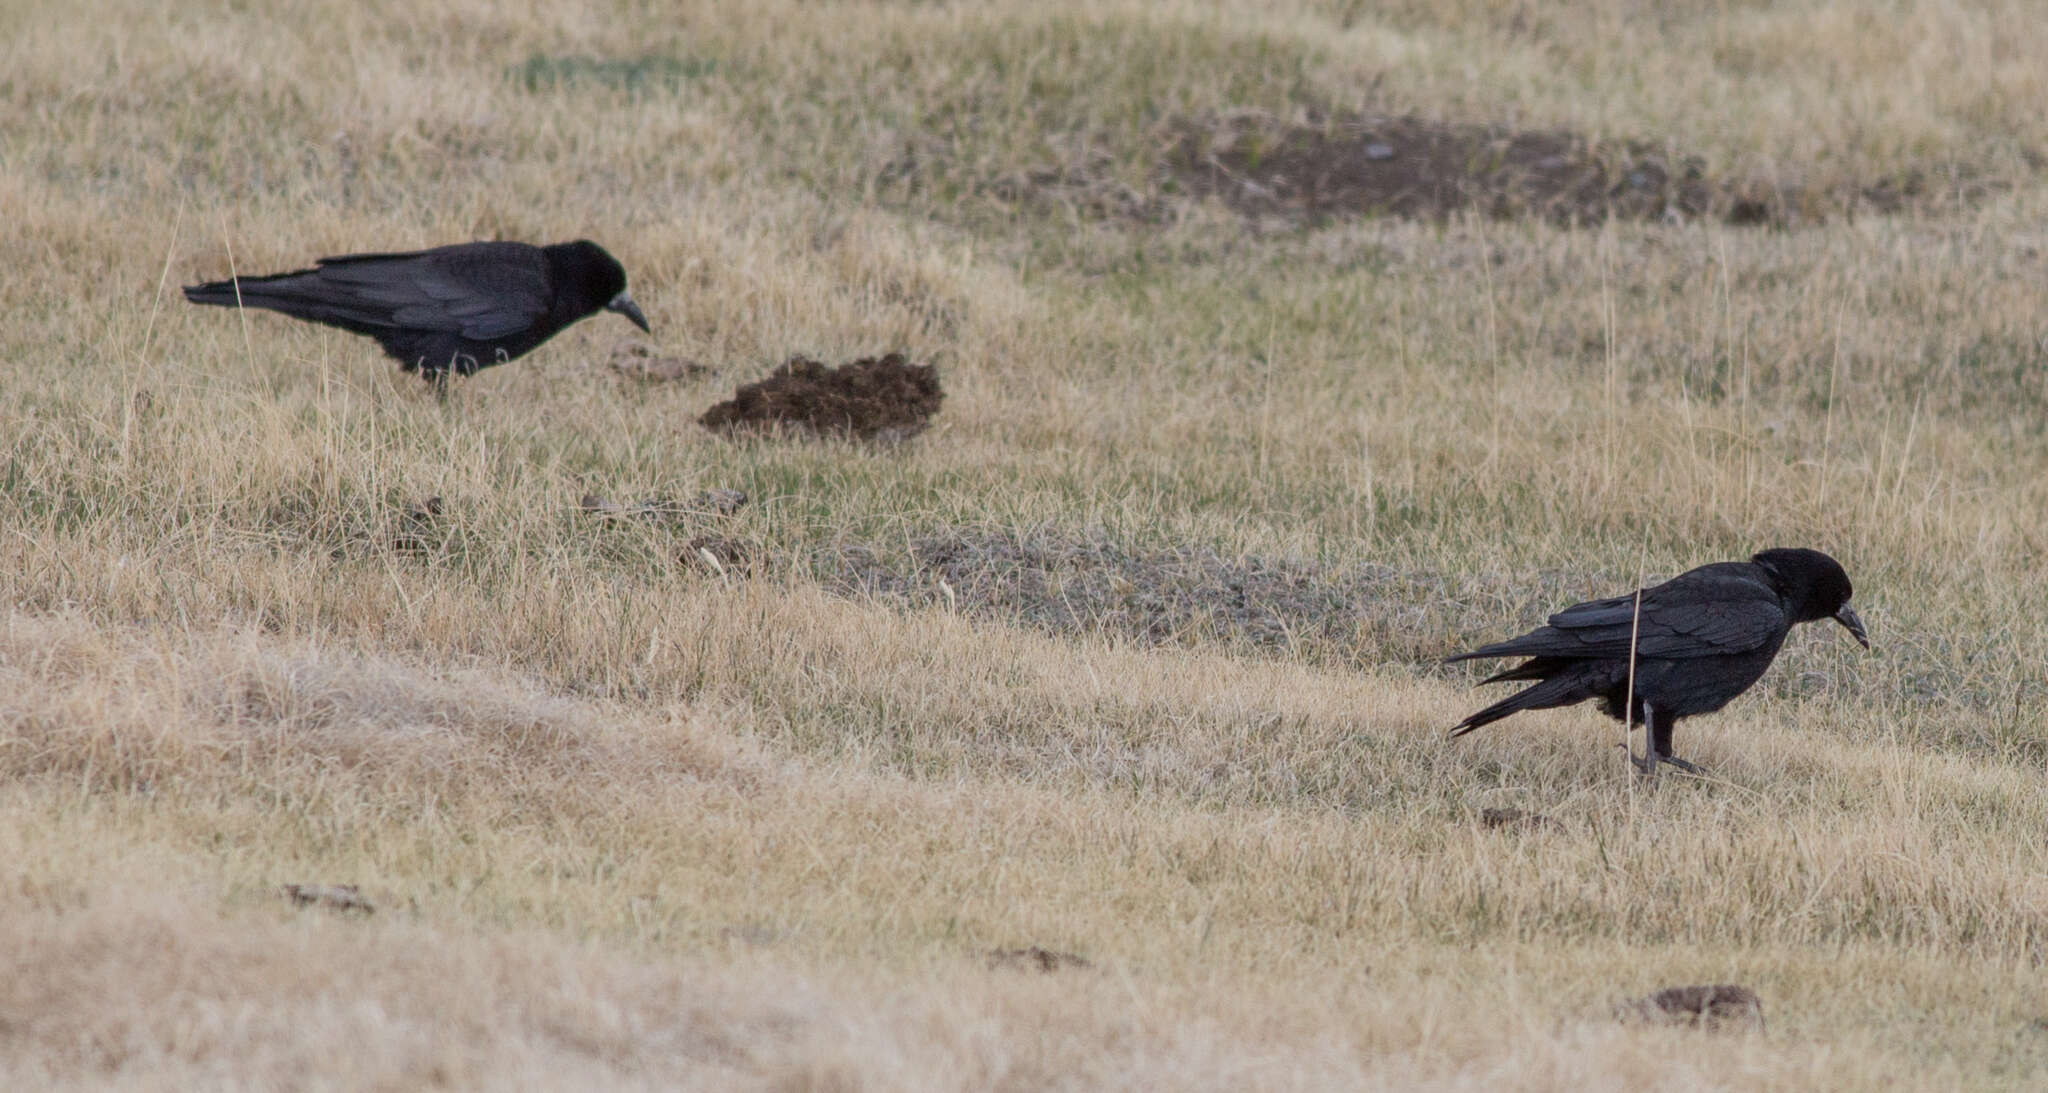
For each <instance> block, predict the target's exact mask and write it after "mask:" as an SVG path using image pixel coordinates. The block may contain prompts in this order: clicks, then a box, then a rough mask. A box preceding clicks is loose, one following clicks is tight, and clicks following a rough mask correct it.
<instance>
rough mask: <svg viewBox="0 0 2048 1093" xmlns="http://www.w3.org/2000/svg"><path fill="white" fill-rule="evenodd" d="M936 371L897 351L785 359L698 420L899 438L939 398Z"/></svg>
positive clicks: (734, 429) (721, 427)
mask: <svg viewBox="0 0 2048 1093" xmlns="http://www.w3.org/2000/svg"><path fill="white" fill-rule="evenodd" d="M945 397H946V395H945V392H944V391H942V390H941V389H940V387H939V372H938V369H937V368H936V367H934V366H932V365H928V364H912V363H910V361H909V360H908V359H906V358H905V357H904V356H903V354H901V353H891V354H889V355H887V356H884V357H863V358H862V359H860V360H857V361H852V362H850V363H847V364H843V365H840V366H839V367H837V368H833V367H830V366H827V365H825V364H821V363H819V362H818V361H814V360H811V359H810V358H808V357H791V358H790V359H789V360H788V361H786V362H784V363H783V364H782V366H781V367H779V368H777V369H776V370H775V371H773V372H771V373H769V374H768V377H767V378H766V379H763V380H760V381H758V382H756V383H749V384H746V385H745V386H743V387H741V388H740V389H739V390H737V391H735V392H734V393H733V397H732V398H731V399H730V400H728V401H726V402H721V403H719V404H718V405H716V406H713V407H712V408H711V409H709V410H707V411H705V412H704V416H703V417H702V418H700V419H699V421H700V422H701V423H702V424H703V426H704V427H705V428H707V429H710V430H711V431H713V432H717V433H725V434H727V435H734V434H742V433H757V432H765V431H769V430H773V429H775V428H777V427H788V428H794V429H799V430H802V431H805V432H810V433H816V434H819V435H824V436H851V437H857V438H859V439H861V440H882V441H898V440H907V439H909V438H910V437H913V436H916V435H917V434H918V433H921V432H923V431H924V429H925V426H926V425H928V424H930V423H931V417H932V415H933V414H935V413H937V412H938V410H939V403H941V402H943V401H944V400H945Z"/></svg>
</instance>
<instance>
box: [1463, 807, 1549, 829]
mask: <svg viewBox="0 0 2048 1093" xmlns="http://www.w3.org/2000/svg"><path fill="white" fill-rule="evenodd" d="M1479 822H1480V823H1482V824H1485V825H1486V826H1487V827H1490V828H1494V829H1496V830H1500V829H1509V830H1515V831H1546V832H1548V831H1563V830H1564V825H1563V824H1561V823H1558V822H1557V821H1556V820H1553V819H1551V818H1550V817H1548V816H1545V815H1543V814H1542V813H1540V812H1524V811H1523V810H1521V809H1519V808H1489V809H1484V810H1482V811H1481V812H1480V813H1479Z"/></svg>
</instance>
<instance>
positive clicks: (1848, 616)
mask: <svg viewBox="0 0 2048 1093" xmlns="http://www.w3.org/2000/svg"><path fill="white" fill-rule="evenodd" d="M1835 621H1836V622H1839V623H1841V624H1842V625H1843V627H1845V628H1847V629H1848V631H1849V636H1850V637H1852V638H1855V639H1856V642H1857V644H1859V645H1861V646H1863V647H1864V648H1865V649H1868V648H1870V635H1869V634H1868V633H1866V632H1865V631H1864V629H1863V620H1862V619H1859V618H1857V617H1856V609H1855V608H1853V607H1850V606H1849V605H1848V604H1846V603H1845V604H1843V605H1842V609H1841V610H1840V611H1837V612H1835Z"/></svg>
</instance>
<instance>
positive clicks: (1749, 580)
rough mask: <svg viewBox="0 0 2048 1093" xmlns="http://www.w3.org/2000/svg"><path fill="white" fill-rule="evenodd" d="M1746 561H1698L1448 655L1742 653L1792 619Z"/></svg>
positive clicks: (1675, 655)
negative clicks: (1652, 582)
mask: <svg viewBox="0 0 2048 1093" xmlns="http://www.w3.org/2000/svg"><path fill="white" fill-rule="evenodd" d="M1754 569H1755V567H1754V566H1752V565H1750V564H1749V563H1746V562H1724V563H1720V564H1717V565H1710V566H1702V567H1700V568H1699V569H1695V570H1693V571H1691V572H1689V573H1684V574H1681V575H1679V576H1678V577H1675V578H1673V579H1671V580H1669V581H1666V582H1665V583H1663V584H1660V585H1658V586H1657V587H1655V588H1649V589H1645V590H1643V592H1642V593H1641V595H1642V603H1641V616H1640V618H1638V616H1637V601H1636V595H1635V594H1633V593H1631V594H1630V595H1626V596H1613V597H1610V598H1608V599H1604V600H1593V601H1591V602H1588V603H1581V604H1575V605H1573V606H1571V607H1567V608H1565V609H1564V610H1563V611H1560V612H1558V613H1557V614H1555V615H1552V616H1550V621H1549V624H1548V625H1546V626H1541V627H1538V628H1537V629H1535V630H1532V631H1530V632H1529V633H1527V634H1523V635H1522V636H1521V637H1518V638H1510V639H1508V640H1507V641H1502V642H1496V643H1494V644H1492V645H1488V646H1484V647H1482V648H1479V649H1475V650H1473V651H1472V652H1469V653H1463V654H1460V655H1458V656H1455V657H1452V658H1451V660H1454V661H1455V660H1473V659H1480V658H1487V657H1559V658H1565V659H1569V660H1582V659H1616V658H1626V657H1627V656H1628V655H1629V643H1630V640H1631V639H1632V638H1633V639H1634V642H1635V649H1636V655H1637V656H1639V657H1667V658H1685V657H1705V656H1725V655H1728V654H1731V653H1742V652H1747V651H1749V650H1751V649H1756V648H1760V647H1762V646H1763V645H1765V644H1767V643H1769V642H1770V641H1771V640H1772V639H1773V637H1775V636H1777V635H1779V634H1782V633H1783V632H1784V630H1785V629H1786V627H1787V626H1789V625H1790V619H1788V618H1787V617H1786V615H1785V608H1784V605H1783V603H1782V602H1781V601H1780V600H1779V598H1778V594H1777V592H1776V591H1774V590H1773V589H1772V588H1771V586H1770V585H1769V584H1768V583H1766V582H1765V581H1764V580H1763V579H1762V578H1761V576H1760V575H1758V574H1756V573H1754V572H1752V571H1753V570H1754Z"/></svg>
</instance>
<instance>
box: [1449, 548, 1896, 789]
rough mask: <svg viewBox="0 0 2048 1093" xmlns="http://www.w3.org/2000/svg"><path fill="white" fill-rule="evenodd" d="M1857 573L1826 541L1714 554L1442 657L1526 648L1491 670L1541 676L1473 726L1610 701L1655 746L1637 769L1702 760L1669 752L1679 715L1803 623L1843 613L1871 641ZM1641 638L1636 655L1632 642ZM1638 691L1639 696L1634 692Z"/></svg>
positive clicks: (1728, 695) (1468, 724)
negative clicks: (1722, 558)
mask: <svg viewBox="0 0 2048 1093" xmlns="http://www.w3.org/2000/svg"><path fill="white" fill-rule="evenodd" d="M1850 591H1851V589H1850V586H1849V575H1848V574H1847V573H1845V572H1843V570H1842V567H1841V565H1840V564H1839V563H1837V562H1836V561H1835V560H1834V559H1833V558H1830V557H1828V556H1827V555H1825V554H1822V553H1821V552H1820V551H1818V550H1805V549H1778V550H1766V551H1764V552H1763V553H1761V554H1757V555H1755V556H1754V557H1752V558H1750V560H1749V561H1746V562H1716V563H1714V564H1713V565H1703V566H1701V567H1699V568H1698V569H1695V570H1691V571H1689V572H1686V573H1681V574H1679V575H1678V576H1676V577H1673V578H1671V579H1670V580H1668V581H1665V582H1664V583H1663V584H1660V585H1658V586H1656V587H1655V588H1646V589H1643V590H1642V591H1640V592H1635V593H1631V594H1629V595H1626V596H1615V597H1613V598H1611V599H1605V600H1594V601H1592V602H1591V603H1581V604H1575V605H1573V606H1571V607H1567V608H1565V609H1564V610H1563V611H1560V612H1558V613H1557V614H1555V615H1552V616H1550V622H1549V624H1548V625H1546V626H1542V627H1539V628H1537V629H1535V630H1531V631H1530V632H1528V633H1526V634H1523V635H1522V636H1521V637H1518V638H1510V639H1508V640H1507V641H1502V642H1496V643H1494V644H1492V645H1488V646H1485V647H1483V648H1479V649H1474V650H1473V651H1471V652H1469V653H1460V654H1459V655H1457V656H1454V657H1451V658H1449V659H1448V660H1446V661H1445V662H1444V663H1446V664H1449V663H1452V662H1454V661H1460V660H1475V659H1482V658H1487V657H1528V658H1529V659H1528V660H1525V661H1523V662H1522V663H1521V664H1518V665H1516V666H1515V667H1513V668H1509V669H1507V670H1506V671H1503V672H1499V673H1496V674H1495V675H1493V676H1491V677H1489V678H1487V679H1485V680H1482V681H1481V682H1484V683H1495V682H1500V681H1506V680H1534V681H1536V685H1535V686H1533V687H1527V688H1524V689H1523V690H1520V691H1517V692H1516V693H1514V694H1512V695H1509V696H1508V697H1506V698H1504V699H1501V700H1500V701H1499V702H1496V703H1494V704H1493V705H1491V706H1488V707H1487V708H1485V709H1483V710H1481V711H1479V712H1478V713H1475V714H1473V715H1472V716H1470V717H1468V718H1466V719H1465V720H1463V721H1460V722H1459V723H1458V725H1457V727H1456V728H1453V729H1452V730H1451V735H1452V736H1463V735H1465V734H1466V733H1468V732H1471V731H1472V730H1474V729H1477V728H1479V727H1480V726H1482V725H1488V724H1491V723H1493V722H1495V721H1498V720H1500V719H1501V718H1503V717H1506V716H1508V715H1509V714H1512V713H1517V712H1519V711H1522V710H1541V709H1548V708H1550V707H1552V706H1569V705H1571V704H1572V703H1575V702H1582V701H1584V700H1586V699H1589V698H1597V699H1600V702H1601V707H1600V708H1601V709H1602V710H1604V711H1606V713H1607V715H1608V716H1609V717H1612V718H1614V719H1615V720H1617V721H1619V720H1623V719H1624V715H1626V716H1627V717H1629V718H1632V719H1633V720H1635V721H1640V722H1641V723H1642V725H1643V731H1644V734H1645V735H1646V736H1648V737H1649V748H1648V754H1647V756H1646V757H1645V758H1641V759H1635V757H1634V756H1633V754H1631V756H1630V758H1631V759H1634V762H1635V764H1636V767H1637V769H1639V770H1642V771H1644V772H1645V773H1655V772H1656V767H1657V764H1658V763H1669V764H1671V765H1672V766H1675V767H1677V768H1679V769H1680V770H1685V771H1691V772H1693V773H1695V774H1697V773H1699V772H1700V768H1699V767H1697V766H1695V765H1693V764H1692V763H1688V762H1686V761H1685V760H1683V759H1680V758H1679V757H1677V756H1676V755H1673V754H1672V753H1671V733H1672V730H1673V729H1675V728H1676V727H1677V725H1678V719H1679V718H1682V717H1691V716H1692V715H1694V714H1701V713H1711V712H1713V711H1715V710H1718V709H1720V708H1721V707H1723V706H1725V705H1727V704H1728V702H1729V700H1730V699H1732V698H1734V697H1735V696H1736V695H1739V694H1741V693H1742V692H1744V691H1746V690H1748V689H1749V687H1750V685H1751V684H1753V683H1755V682H1756V681H1757V680H1758V679H1760V678H1762V677H1763V674H1764V670H1765V669H1766V668H1769V667H1770V666H1771V661H1772V660H1774V659H1776V658H1777V656H1778V648H1779V646H1781V645H1783V644H1784V643H1785V635H1786V634H1787V633H1789V632H1790V631H1791V629H1792V627H1793V625H1794V624H1795V623H1802V622H1812V621H1814V620H1816V619H1834V620H1835V621H1836V622H1839V623H1841V624H1842V625H1843V626H1844V627H1846V628H1848V631H1849V633H1850V635H1851V636H1853V637H1854V638H1855V639H1856V640H1857V641H1858V642H1860V643H1862V645H1863V647H1864V648H1865V649H1868V648H1870V636H1869V635H1868V634H1867V633H1865V631H1864V629H1863V620H1862V619H1859V618H1857V617H1856V612H1855V611H1854V610H1853V609H1851V608H1850V606H1849V595H1850ZM1631 646H1633V648H1634V650H1635V656H1634V658H1633V660H1634V663H1633V665H1631V663H1630V660H1631V658H1630V655H1629V650H1630V648H1631ZM1631 689H1633V695H1634V701H1633V702H1631V701H1630V694H1631Z"/></svg>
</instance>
